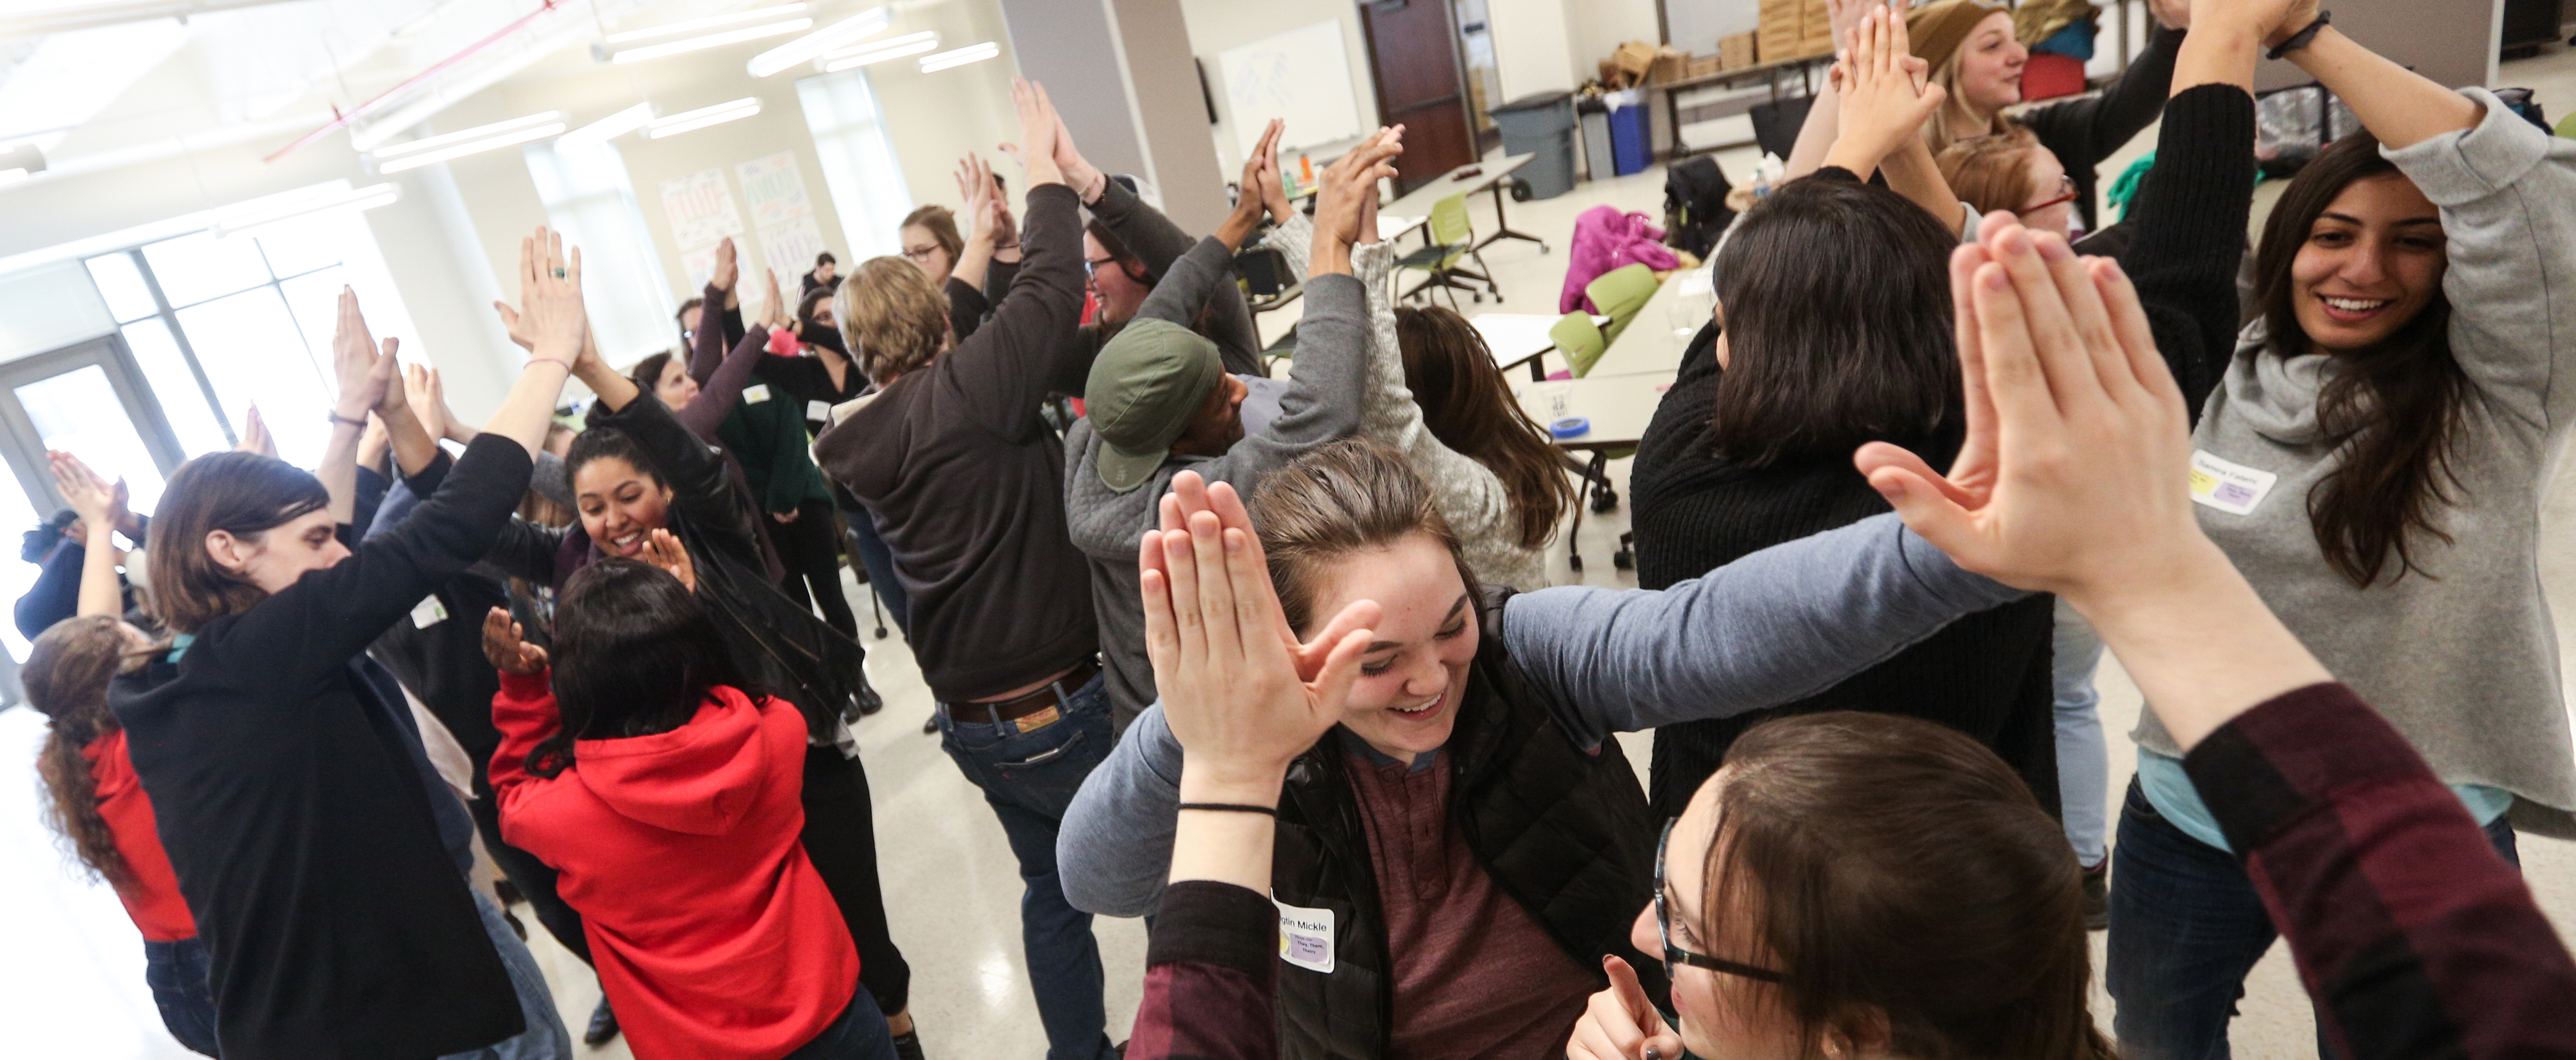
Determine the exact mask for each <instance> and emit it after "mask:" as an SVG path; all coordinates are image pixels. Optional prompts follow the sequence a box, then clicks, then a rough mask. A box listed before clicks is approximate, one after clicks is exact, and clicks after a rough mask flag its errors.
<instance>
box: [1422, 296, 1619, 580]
mask: <svg viewBox="0 0 2576 1060" xmlns="http://www.w3.org/2000/svg"><path fill="white" fill-rule="evenodd" d="M1395 340H1396V346H1397V347H1398V348H1400V349H1401V350H1402V351H1403V353H1404V385H1405V386H1406V387H1408V388H1411V389H1412V391H1413V399H1414V401H1416V402H1418V403H1420V404H1421V406H1422V424H1423V426H1425V427H1428V428H1430V429H1431V436H1432V437H1434V438H1438V439H1440V444H1442V445H1446V446H1448V447H1449V448H1451V449H1455V450H1457V451H1458V452H1460V453H1463V454H1466V456H1467V457H1469V458H1470V459H1473V460H1474V461H1476V462H1477V463H1479V464H1483V465H1485V469H1486V470H1488V471H1491V472H1493V473H1494V477H1495V478H1498V479H1501V480H1502V482H1503V492H1504V493H1505V494H1507V495H1508V496H1510V498H1511V502H1512V513H1513V514H1514V515H1515V516H1517V517H1518V518H1519V520H1520V545H1521V547H1522V548H1540V547H1543V546H1545V545H1546V544H1547V541H1548V538H1550V537H1553V536H1555V535H1556V521H1557V519H1559V518H1560V517H1562V516H1563V515H1564V514H1565V510H1566V508H1568V507H1569V506H1571V505H1573V504H1574V503H1575V494H1574V486H1573V484H1572V483H1571V482H1569V481H1568V480H1567V479H1566V477H1565V467H1564V465H1563V464H1562V463H1561V462H1559V460H1558V457H1557V450H1556V447H1555V446H1554V445H1551V444H1549V442H1548V440H1547V432H1546V431H1542V430H1540V429H1539V426H1538V422H1537V421H1535V420H1532V419H1530V416H1529V413H1528V412H1525V411H1523V410H1522V409H1521V405H1520V402H1518V401H1514V400H1512V394H1511V388H1510V387H1509V386H1508V385H1506V384H1505V383H1504V382H1503V372H1502V369H1500V368H1496V367H1494V356H1493V354H1492V353H1491V352H1489V351H1488V350H1487V349H1486V348H1485V337H1484V336H1483V335H1480V334H1478V333H1477V331H1476V328H1475V326H1474V325H1471V324H1469V323H1467V318H1465V317H1462V316H1459V315H1458V314H1457V313H1456V312H1454V311H1452V310H1448V309H1443V308H1441V307H1439V306H1432V307H1430V308H1428V309H1416V308H1413V307H1412V306H1398V307H1396V310H1395Z"/></svg>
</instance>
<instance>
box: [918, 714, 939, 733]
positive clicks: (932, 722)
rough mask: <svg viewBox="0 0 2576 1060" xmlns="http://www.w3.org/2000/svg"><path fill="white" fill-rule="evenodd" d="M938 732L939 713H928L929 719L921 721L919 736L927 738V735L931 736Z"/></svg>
mask: <svg viewBox="0 0 2576 1060" xmlns="http://www.w3.org/2000/svg"><path fill="white" fill-rule="evenodd" d="M938 731H939V712H938V711H935V710H934V711H931V712H930V716H929V717H927V718H923V719H921V734H922V735H924V736H928V735H930V734H932V733H935V732H938Z"/></svg>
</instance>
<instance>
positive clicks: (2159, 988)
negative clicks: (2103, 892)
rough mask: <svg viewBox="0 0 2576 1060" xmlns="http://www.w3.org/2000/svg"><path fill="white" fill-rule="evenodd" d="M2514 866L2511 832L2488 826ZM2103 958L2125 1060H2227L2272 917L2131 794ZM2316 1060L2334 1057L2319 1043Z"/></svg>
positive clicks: (2223, 860) (2236, 868) (2227, 857)
mask: <svg viewBox="0 0 2576 1060" xmlns="http://www.w3.org/2000/svg"><path fill="white" fill-rule="evenodd" d="M2487 838H2488V839H2489V840H2491V841H2493V842H2494V843H2495V847H2496V852H2497V853H2499V854H2502V855H2504V859H2505V860H2506V861H2507V862H2510V863H2512V864H2514V865H2515V866H2517V867H2519V866H2520V865H2521V864H2522V860H2521V858H2520V857H2518V856H2517V855H2516V853H2515V850H2514V840H2513V829H2512V828H2511V827H2509V826H2507V825H2506V824H2505V823H2504V821H2502V820H2501V819H2499V820H2497V821H2496V822H2495V823H2494V824H2492V825H2489V826H2487ZM2112 857H2114V858H2116V859H2117V861H2118V863H2117V864H2116V865H2114V866H2113V867H2112V879H2113V882H2114V883H2115V884H2116V886H2114V887H2112V888H2111V940H2110V945H2111V954H2110V960H2109V962H2108V963H2109V971H2108V972H2107V973H2106V975H2105V979H2106V981H2107V985H2108V986H2109V987H2110V990H2111V998H2112V1000H2114V1001H2117V1002H2119V1006H2120V1011H2119V1014H2118V1016H2117V1017H2115V1018H2114V1020H2113V1030H2114V1033H2115V1034H2116V1036H2117V1037H2118V1038H2119V1041H2120V1054H2121V1055H2122V1056H2123V1057H2126V1058H2127V1060H2227V1058H2228V1055H2229V1053H2228V1044H2227V1021H2228V1020H2229V1019H2231V1018H2233V1017H2234V1016H2235V1015H2236V1002H2237V1001H2238V999H2240V998H2243V997H2244V996H2245V974H2246V973H2247V972H2249V971H2252V970H2253V968H2254V962H2256V961H2259V960H2261V959H2262V957H2263V951H2265V950H2268V949H2270V948H2271V947H2272V939H2273V938H2274V937H2275V936H2276V934H2277V932H2275V931H2274V930H2273V927H2272V918H2271V916H2270V915H2269V914H2267V913H2265V912H2264V911H2263V899H2262V897H2261V896H2260V895H2258V894H2256V893H2255V891H2254V884H2253V881H2252V880H2250V879H2249V878H2248V877H2247V876H2246V875H2245V867H2244V865H2243V864H2242V863H2240V862H2238V861H2237V860H2236V855H2234V854H2232V853H2229V852H2228V851H2224V850H2220V849H2218V848H2216V847H2213V846H2210V845H2209V844H2207V843H2203V842H2201V841H2199V840H2197V839H2193V838H2192V837H2190V836H2188V835H2185V834H2183V831H2182V830H2181V829H2179V828H2176V827H2174V826H2173V824H2172V823H2171V822H2168V821H2166V820H2165V819H2164V818H2163V817H2162V816H2159V815H2158V814H2157V813H2156V810H2155V807H2154V806H2153V805H2151V804H2149V803H2148V802H2147V797H2146V794H2145V793H2144V792H2143V791H2141V790H2140V789H2139V787H2138V785H2137V784H2136V783H2134V782H2132V783H2131V784H2130V785H2129V794H2128V798H2127V800H2126V801H2125V802H2124V803H2123V804H2122V805H2121V807H2120V842H2119V845H2118V846H2116V847H2114V848H2112ZM2317 1052H2318V1055H2319V1056H2323V1057H2328V1058H2332V1057H2334V1056H2336V1053H2335V1051H2334V1050H2333V1049H2331V1048H2329V1047H2327V1046H2326V1044H2325V1043H2324V1041H2323V1035H2322V1034H2321V1035H2319V1043H2318V1047H2317Z"/></svg>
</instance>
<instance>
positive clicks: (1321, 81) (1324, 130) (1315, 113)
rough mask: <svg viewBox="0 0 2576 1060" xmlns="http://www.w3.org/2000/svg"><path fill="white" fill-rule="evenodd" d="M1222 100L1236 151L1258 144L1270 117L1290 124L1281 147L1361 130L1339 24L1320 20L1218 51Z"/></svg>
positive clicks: (1331, 139) (1345, 137) (1343, 137)
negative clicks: (1232, 132)
mask: <svg viewBox="0 0 2576 1060" xmlns="http://www.w3.org/2000/svg"><path fill="white" fill-rule="evenodd" d="M1217 66H1218V68H1219V69H1220V70H1222V71H1223V73H1224V77H1225V98H1226V100H1227V103H1228V111H1229V113H1230V115H1231V117H1232V119H1233V123H1234V140H1235V150H1236V151H1237V152H1238V153H1240V154H1242V155H1245V156H1247V157H1248V156H1250V155H1251V154H1252V149H1253V148H1254V147H1256V146H1258V145H1259V144H1260V143H1261V131H1262V130H1263V129H1264V128H1266V127H1268V126H1269V124H1270V119H1272V118H1282V119H1286V121H1287V122H1288V128H1287V130H1286V131H1285V132H1282V133H1281V134H1280V140H1279V146H1281V147H1283V148H1284V147H1291V146H1306V145H1312V144H1322V143H1332V142H1335V141H1339V140H1348V139H1352V138H1354V137H1357V136H1358V135H1359V134H1360V108H1359V102H1358V101H1357V100H1355V99H1353V98H1352V97H1351V61H1350V55H1349V53H1348V52H1346V51H1344V50H1343V48H1342V24H1341V23H1340V22H1338V21H1324V22H1318V23H1315V24H1314V25H1311V26H1307V27H1305V28H1303V29H1292V30H1289V31H1288V32H1286V33H1281V34H1278V35H1277V36H1272V37H1264V38H1262V39H1260V40H1257V41H1254V42H1252V43H1250V44H1246V45H1243V46H1242V47H1239V48H1229V49H1227V50H1225V51H1223V52H1219V53H1217Z"/></svg>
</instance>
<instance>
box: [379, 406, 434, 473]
mask: <svg viewBox="0 0 2576 1060" xmlns="http://www.w3.org/2000/svg"><path fill="white" fill-rule="evenodd" d="M378 418H380V419H382V420H384V422H385V435H386V437H387V438H389V439H391V440H392V442H393V448H394V463H395V464H396V465H397V466H399V467H400V468H401V469H402V473H403V475H404V476H405V477H409V476H412V475H417V474H420V472H421V469H422V468H426V467H428V466H429V462H430V461H432V460H436V459H438V440H437V439H435V438H432V437H430V436H429V428H427V427H424V426H422V425H421V422H420V417H418V416H415V415H413V414H412V411H411V406H409V405H405V406H403V407H402V408H399V409H396V410H394V411H393V413H391V414H390V415H388V414H384V413H379V414H378Z"/></svg>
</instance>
